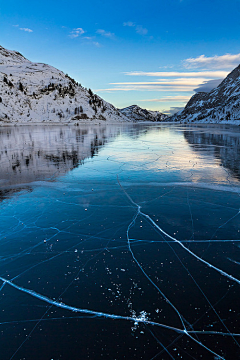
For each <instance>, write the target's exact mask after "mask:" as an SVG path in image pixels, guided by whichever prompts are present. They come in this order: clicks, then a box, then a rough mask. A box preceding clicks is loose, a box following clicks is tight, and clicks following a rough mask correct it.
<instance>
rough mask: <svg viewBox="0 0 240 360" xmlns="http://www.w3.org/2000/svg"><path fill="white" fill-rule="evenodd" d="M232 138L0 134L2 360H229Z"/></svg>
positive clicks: (193, 129)
mask: <svg viewBox="0 0 240 360" xmlns="http://www.w3.org/2000/svg"><path fill="white" fill-rule="evenodd" d="M239 180H240V128H238V127H233V126H217V125H216V126H209V125H195V126H190V125H168V124H161V125H159V124H154V125H108V126H97V125H92V126H91V125H89V126H82V127H68V126H62V127H60V126H53V127H41V126H36V127H34V126H32V127H30V126H28V127H9V128H0V236H1V239H0V279H1V280H0V311H1V318H0V331H1V338H0V344H1V355H0V358H1V360H7V359H22V360H23V359H25V360H33V359H34V360H48V359H49V360H50V359H54V360H65V359H66V360H75V359H76V360H78V359H91V360H98V359H111V360H113V359H117V360H120V359H144V360H150V359H158V360H168V359H184V360H188V359H189V360H190V359H204V360H206V359H207V360H208V359H215V360H216V359H238V358H240V345H239V344H240V337H239V336H240V317H239V298H240V271H239V270H240V226H239V224H240V223H239V221H240V186H239Z"/></svg>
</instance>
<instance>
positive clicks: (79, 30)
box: [69, 28, 85, 39]
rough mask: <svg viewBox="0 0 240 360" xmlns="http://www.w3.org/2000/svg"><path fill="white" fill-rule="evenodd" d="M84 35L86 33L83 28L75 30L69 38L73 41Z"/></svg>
mask: <svg viewBox="0 0 240 360" xmlns="http://www.w3.org/2000/svg"><path fill="white" fill-rule="evenodd" d="M84 33H85V31H84V30H83V29H82V28H76V29H73V31H71V33H70V35H69V37H70V38H71V39H74V38H77V37H79V36H80V35H82V34H84Z"/></svg>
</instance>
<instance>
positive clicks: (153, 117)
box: [119, 105, 167, 121]
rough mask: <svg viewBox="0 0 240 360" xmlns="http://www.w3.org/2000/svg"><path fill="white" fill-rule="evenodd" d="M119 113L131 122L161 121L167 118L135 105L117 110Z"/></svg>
mask: <svg viewBox="0 0 240 360" xmlns="http://www.w3.org/2000/svg"><path fill="white" fill-rule="evenodd" d="M119 111H120V112H121V113H122V114H123V115H125V116H127V117H128V118H129V119H130V120H132V121H163V120H165V119H166V118H167V115H165V114H162V113H160V112H159V111H151V110H146V109H142V108H140V107H139V106H137V105H131V106H128V107H126V108H123V109H119Z"/></svg>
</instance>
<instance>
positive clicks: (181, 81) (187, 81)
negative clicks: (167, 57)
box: [110, 78, 207, 86]
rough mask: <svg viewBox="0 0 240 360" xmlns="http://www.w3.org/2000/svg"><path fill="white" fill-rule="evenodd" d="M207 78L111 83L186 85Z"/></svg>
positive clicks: (194, 83)
mask: <svg viewBox="0 0 240 360" xmlns="http://www.w3.org/2000/svg"><path fill="white" fill-rule="evenodd" d="M206 81H207V79H205V78H188V79H185V78H178V79H159V80H158V81H138V82H118V83H110V85H165V86H166V85H167V86H168V85H170V86H172V85H178V86H179V85H181V86H182V85H184V86H185V85H186V86H196V85H199V84H202V83H204V82H206Z"/></svg>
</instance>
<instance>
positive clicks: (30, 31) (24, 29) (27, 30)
mask: <svg viewBox="0 0 240 360" xmlns="http://www.w3.org/2000/svg"><path fill="white" fill-rule="evenodd" d="M19 30H22V31H26V32H29V33H32V32H33V30H31V29H28V28H19Z"/></svg>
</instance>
